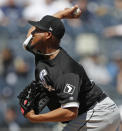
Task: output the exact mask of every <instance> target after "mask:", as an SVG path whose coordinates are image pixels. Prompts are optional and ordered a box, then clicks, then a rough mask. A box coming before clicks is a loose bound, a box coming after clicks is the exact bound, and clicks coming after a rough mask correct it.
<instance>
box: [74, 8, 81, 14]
mask: <svg viewBox="0 0 122 131" xmlns="http://www.w3.org/2000/svg"><path fill="white" fill-rule="evenodd" d="M80 13H81V10H80V8H77V9H76V10H75V11H74V12H73V15H79V14H80Z"/></svg>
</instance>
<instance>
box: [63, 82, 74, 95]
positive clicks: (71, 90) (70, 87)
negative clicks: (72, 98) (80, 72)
mask: <svg viewBox="0 0 122 131" xmlns="http://www.w3.org/2000/svg"><path fill="white" fill-rule="evenodd" d="M74 91H75V86H73V85H70V84H66V86H65V88H64V93H67V94H73V93H74Z"/></svg>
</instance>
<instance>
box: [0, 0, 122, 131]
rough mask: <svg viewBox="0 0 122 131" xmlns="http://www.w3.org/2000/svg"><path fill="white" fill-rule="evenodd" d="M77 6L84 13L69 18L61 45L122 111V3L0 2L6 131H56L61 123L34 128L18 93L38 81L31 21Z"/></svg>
mask: <svg viewBox="0 0 122 131" xmlns="http://www.w3.org/2000/svg"><path fill="white" fill-rule="evenodd" d="M74 4H78V5H79V6H80V8H81V9H82V12H83V13H82V15H81V17H80V19H77V20H64V24H65V28H66V34H65V36H64V38H63V40H62V42H61V46H62V47H63V48H65V49H66V50H67V51H68V53H69V54H70V55H71V56H72V57H73V58H74V59H75V60H76V61H78V62H79V63H82V64H83V66H84V68H85V69H86V71H87V73H88V75H89V77H90V79H93V80H94V81H95V82H96V83H97V84H98V85H100V86H101V88H102V89H103V90H105V92H106V93H107V94H108V95H109V96H110V97H111V98H113V99H114V101H115V102H116V103H117V105H118V106H119V107H120V112H122V0H0V131H28V130H29V131H31V130H32V131H43V130H45V131H52V130H53V131H54V130H55V131H56V129H55V126H56V123H39V124H31V123H30V122H29V121H27V120H26V119H25V118H24V117H23V116H22V115H21V113H20V110H19V105H18V100H17V95H18V93H19V92H20V90H22V89H23V88H24V87H25V85H27V84H28V83H29V82H31V81H32V80H33V79H34V57H33V55H32V54H30V53H28V52H26V51H24V49H23V47H22V43H23V41H24V40H25V38H26V33H27V30H28V29H29V27H30V26H29V24H28V23H27V21H28V20H40V19H41V18H42V17H43V16H44V15H46V14H53V13H55V12H56V11H58V10H61V9H64V8H66V7H72V6H73V5H74ZM47 111H48V109H47V108H45V110H44V111H43V112H47ZM121 114H122V113H121ZM121 117H122V116H121ZM120 131H122V129H120Z"/></svg>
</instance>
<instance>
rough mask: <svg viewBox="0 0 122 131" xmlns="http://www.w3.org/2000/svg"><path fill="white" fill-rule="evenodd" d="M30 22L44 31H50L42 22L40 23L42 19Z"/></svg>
mask: <svg viewBox="0 0 122 131" xmlns="http://www.w3.org/2000/svg"><path fill="white" fill-rule="evenodd" d="M28 23H29V24H30V25H32V26H35V27H37V28H39V29H40V30H42V31H49V30H48V29H47V28H45V27H43V26H42V25H41V24H40V21H28Z"/></svg>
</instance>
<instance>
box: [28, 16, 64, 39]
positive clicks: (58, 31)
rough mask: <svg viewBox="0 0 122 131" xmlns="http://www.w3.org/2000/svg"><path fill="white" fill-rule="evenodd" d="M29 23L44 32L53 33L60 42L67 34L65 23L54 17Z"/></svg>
mask: <svg viewBox="0 0 122 131" xmlns="http://www.w3.org/2000/svg"><path fill="white" fill-rule="evenodd" d="M28 23H29V24H31V25H32V26H35V27H38V28H39V29H40V30H42V31H46V32H48V31H49V32H51V33H52V34H53V35H54V36H55V37H57V38H58V39H59V40H60V39H61V38H62V37H63V35H64V33H65V27H64V24H63V22H62V21H61V20H60V19H59V18H56V17H54V16H50V15H46V16H44V17H43V18H42V19H41V20H40V21H28Z"/></svg>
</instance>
